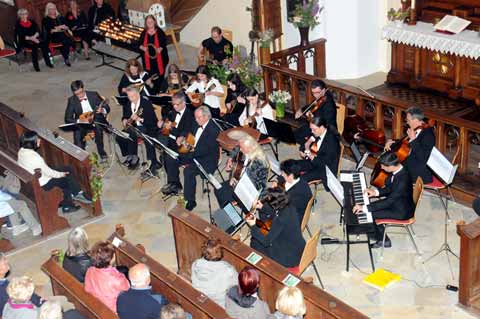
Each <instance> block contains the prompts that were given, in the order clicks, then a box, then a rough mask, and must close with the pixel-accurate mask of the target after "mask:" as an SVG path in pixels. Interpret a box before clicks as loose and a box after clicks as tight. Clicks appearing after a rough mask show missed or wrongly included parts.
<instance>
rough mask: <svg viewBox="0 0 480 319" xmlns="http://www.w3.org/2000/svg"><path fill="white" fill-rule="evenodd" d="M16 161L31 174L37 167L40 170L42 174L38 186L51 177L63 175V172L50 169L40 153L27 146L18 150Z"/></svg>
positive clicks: (45, 182)
mask: <svg viewBox="0 0 480 319" xmlns="http://www.w3.org/2000/svg"><path fill="white" fill-rule="evenodd" d="M17 163H18V165H20V166H22V167H23V168H24V169H25V170H27V171H28V172H29V173H30V174H32V175H33V174H35V169H37V168H39V169H40V170H41V172H42V176H41V177H40V179H39V183H40V186H43V185H45V184H47V183H48V181H50V180H51V179H52V178H61V177H63V176H64V173H63V172H59V171H56V170H54V169H51V168H50V167H49V166H48V165H47V163H45V160H44V159H43V158H42V157H41V156H40V154H38V153H37V152H35V151H34V150H31V149H28V148H21V149H20V150H19V151H18V160H17Z"/></svg>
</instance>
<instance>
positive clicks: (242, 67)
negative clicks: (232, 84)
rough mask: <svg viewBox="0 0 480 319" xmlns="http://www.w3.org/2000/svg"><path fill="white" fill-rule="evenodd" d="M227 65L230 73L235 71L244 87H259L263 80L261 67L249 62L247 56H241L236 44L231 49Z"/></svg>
mask: <svg viewBox="0 0 480 319" xmlns="http://www.w3.org/2000/svg"><path fill="white" fill-rule="evenodd" d="M227 67H228V69H229V70H230V72H231V73H237V74H238V75H239V76H240V79H241V80H242V82H243V84H245V86H246V87H249V88H256V89H259V88H260V83H261V82H262V80H263V76H262V69H261V68H260V67H258V66H257V65H256V64H255V63H251V61H250V59H249V58H247V57H242V56H241V55H240V48H239V47H238V46H237V47H235V48H234V49H233V56H232V58H231V59H230V60H229V61H228V63H227Z"/></svg>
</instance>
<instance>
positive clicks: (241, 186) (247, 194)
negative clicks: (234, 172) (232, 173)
mask: <svg viewBox="0 0 480 319" xmlns="http://www.w3.org/2000/svg"><path fill="white" fill-rule="evenodd" d="M234 193H235V195H236V196H237V198H238V199H239V200H240V201H241V202H242V204H243V206H245V208H246V209H248V210H251V209H252V207H253V204H254V203H255V201H256V200H257V199H258V196H259V195H260V191H258V190H257V189H256V188H255V185H254V184H253V182H252V181H251V180H250V178H249V177H248V174H243V175H242V177H241V178H240V180H239V181H238V183H237V185H236V186H235V190H234Z"/></svg>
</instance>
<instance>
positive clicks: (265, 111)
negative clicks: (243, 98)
mask: <svg viewBox="0 0 480 319" xmlns="http://www.w3.org/2000/svg"><path fill="white" fill-rule="evenodd" d="M247 109H248V116H247ZM256 112H257V110H256V109H255V108H254V107H250V106H247V107H245V108H244V109H243V112H242V114H240V116H239V117H238V122H239V123H240V125H243V124H244V123H245V120H246V119H247V117H251V116H253V115H254V114H255V113H256ZM258 113H259V114H258V115H256V116H255V120H256V122H257V127H256V129H257V130H259V131H260V133H262V134H265V135H268V132H267V127H266V126H265V122H264V121H263V119H264V118H267V119H269V120H272V121H275V118H274V117H273V109H272V107H271V106H270V104H266V105H264V106H263V107H262V108H259V109H258Z"/></svg>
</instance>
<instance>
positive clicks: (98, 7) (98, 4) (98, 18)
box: [88, 0, 115, 31]
mask: <svg viewBox="0 0 480 319" xmlns="http://www.w3.org/2000/svg"><path fill="white" fill-rule="evenodd" d="M106 19H115V11H113V8H112V7H111V6H110V5H109V4H108V3H104V1H103V0H94V4H93V5H92V6H91V7H90V8H89V9H88V26H89V29H90V31H93V30H94V28H95V27H96V26H98V25H99V24H100V22H102V21H103V20H106Z"/></svg>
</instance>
